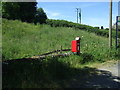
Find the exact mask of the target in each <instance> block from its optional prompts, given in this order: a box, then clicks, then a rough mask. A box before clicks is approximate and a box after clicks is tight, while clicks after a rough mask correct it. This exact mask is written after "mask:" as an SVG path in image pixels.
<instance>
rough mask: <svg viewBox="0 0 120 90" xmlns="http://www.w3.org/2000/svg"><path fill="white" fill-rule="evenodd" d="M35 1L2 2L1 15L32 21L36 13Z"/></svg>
mask: <svg viewBox="0 0 120 90" xmlns="http://www.w3.org/2000/svg"><path fill="white" fill-rule="evenodd" d="M36 5H37V2H3V3H2V17H3V18H7V19H13V20H14V19H19V20H21V21H23V22H33V21H34V18H35V17H34V16H35V13H36V8H37V7H36Z"/></svg>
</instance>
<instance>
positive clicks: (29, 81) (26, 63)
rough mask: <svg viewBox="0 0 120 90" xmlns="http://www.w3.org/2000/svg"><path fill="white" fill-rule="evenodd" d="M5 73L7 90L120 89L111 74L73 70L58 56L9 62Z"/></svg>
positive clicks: (4, 84) (99, 71)
mask: <svg viewBox="0 0 120 90" xmlns="http://www.w3.org/2000/svg"><path fill="white" fill-rule="evenodd" d="M61 58H63V57H61ZM2 70H3V71H2V72H3V73H2V76H3V79H2V80H3V81H2V87H3V88H94V87H95V88H118V87H119V88H120V82H118V80H120V78H119V77H117V76H112V74H111V73H110V72H109V71H103V70H97V69H96V68H90V67H84V68H79V69H76V68H72V67H71V66H70V64H69V63H65V62H62V61H60V60H59V58H58V57H54V58H47V59H43V60H39V59H35V60H34V59H32V60H31V59H28V60H13V61H6V62H3V65H2Z"/></svg>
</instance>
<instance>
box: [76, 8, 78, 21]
mask: <svg viewBox="0 0 120 90" xmlns="http://www.w3.org/2000/svg"><path fill="white" fill-rule="evenodd" d="M76 9H77V23H78V8H76Z"/></svg>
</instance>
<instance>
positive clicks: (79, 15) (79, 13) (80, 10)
mask: <svg viewBox="0 0 120 90" xmlns="http://www.w3.org/2000/svg"><path fill="white" fill-rule="evenodd" d="M79 19H80V24H81V8H80V11H79Z"/></svg>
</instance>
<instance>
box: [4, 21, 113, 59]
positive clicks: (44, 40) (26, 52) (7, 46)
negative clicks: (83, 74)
mask: <svg viewBox="0 0 120 90" xmlns="http://www.w3.org/2000/svg"><path fill="white" fill-rule="evenodd" d="M2 35H3V36H2V39H3V41H2V44H3V52H2V55H3V59H4V60H9V59H16V58H23V57H31V56H33V55H40V54H42V53H46V52H48V51H52V50H55V49H60V47H61V46H62V47H63V48H71V41H72V40H74V39H75V37H76V36H80V37H81V42H80V43H81V52H82V53H88V54H90V55H92V56H93V57H95V59H98V60H101V59H110V58H111V57H110V56H109V48H108V38H105V37H100V36H97V35H95V34H94V33H88V32H85V31H82V30H77V29H73V28H65V27H56V28H55V27H50V26H49V25H40V24H38V25H34V24H27V23H23V22H20V21H17V20H15V21H12V20H6V19H3V23H2ZM114 45H115V44H114V39H113V46H114ZM113 49H114V48H113ZM113 51H114V50H113ZM114 53H115V52H114ZM114 53H113V54H114ZM112 56H113V55H112Z"/></svg>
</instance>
